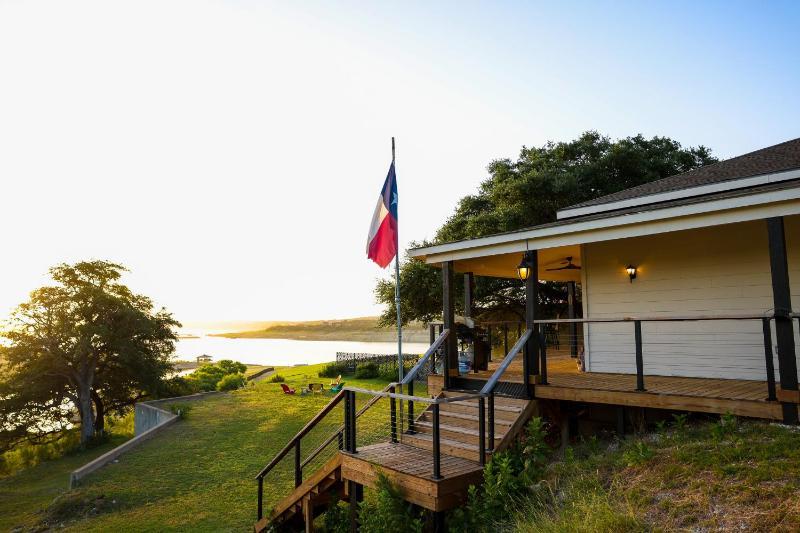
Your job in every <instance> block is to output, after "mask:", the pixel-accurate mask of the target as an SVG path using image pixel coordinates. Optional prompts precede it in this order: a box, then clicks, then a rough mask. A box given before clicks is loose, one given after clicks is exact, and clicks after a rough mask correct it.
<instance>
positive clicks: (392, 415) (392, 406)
mask: <svg viewBox="0 0 800 533" xmlns="http://www.w3.org/2000/svg"><path fill="white" fill-rule="evenodd" d="M389 393H391V394H394V393H395V388H394V387H389ZM389 426H390V429H391V433H392V442H397V400H396V399H395V397H394V396H390V397H389Z"/></svg>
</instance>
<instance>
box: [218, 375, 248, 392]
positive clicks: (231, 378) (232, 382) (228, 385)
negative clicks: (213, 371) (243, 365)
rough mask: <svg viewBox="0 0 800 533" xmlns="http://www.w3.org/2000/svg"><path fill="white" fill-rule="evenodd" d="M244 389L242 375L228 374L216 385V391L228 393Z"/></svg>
mask: <svg viewBox="0 0 800 533" xmlns="http://www.w3.org/2000/svg"><path fill="white" fill-rule="evenodd" d="M242 387H244V374H228V375H226V376H223V378H222V379H221V380H219V383H217V390H218V391H230V390H236V389H241V388H242Z"/></svg>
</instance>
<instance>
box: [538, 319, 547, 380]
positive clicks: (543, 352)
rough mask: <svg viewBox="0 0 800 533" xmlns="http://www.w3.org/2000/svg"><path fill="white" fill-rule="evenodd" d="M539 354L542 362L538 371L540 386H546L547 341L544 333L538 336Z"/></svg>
mask: <svg viewBox="0 0 800 533" xmlns="http://www.w3.org/2000/svg"><path fill="white" fill-rule="evenodd" d="M539 354H540V357H541V361H542V367H541V368H540V369H539V373H540V376H541V381H542V385H547V339H546V338H545V335H544V332H542V333H540V334H539Z"/></svg>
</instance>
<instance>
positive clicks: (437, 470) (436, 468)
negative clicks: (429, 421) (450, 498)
mask: <svg viewBox="0 0 800 533" xmlns="http://www.w3.org/2000/svg"><path fill="white" fill-rule="evenodd" d="M432 438H433V443H432V444H433V479H442V471H441V464H440V463H439V462H440V460H441V454H440V453H439V404H438V403H434V404H433V437H432Z"/></svg>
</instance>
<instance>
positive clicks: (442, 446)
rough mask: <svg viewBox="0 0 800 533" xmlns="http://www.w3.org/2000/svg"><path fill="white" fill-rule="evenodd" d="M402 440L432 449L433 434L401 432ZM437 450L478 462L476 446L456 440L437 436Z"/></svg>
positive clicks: (424, 448)
mask: <svg viewBox="0 0 800 533" xmlns="http://www.w3.org/2000/svg"><path fill="white" fill-rule="evenodd" d="M402 441H403V442H404V443H405V444H410V445H412V446H416V447H418V448H422V449H423V450H433V436H432V435H430V434H429V433H414V434H413V435H409V434H403V437H402ZM439 451H440V452H441V453H442V454H444V455H452V456H454V457H461V458H462V459H469V460H470V461H475V462H478V458H479V455H478V446H477V445H476V444H467V443H464V442H460V441H457V440H452V439H446V438H444V437H441V436H440V437H439Z"/></svg>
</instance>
